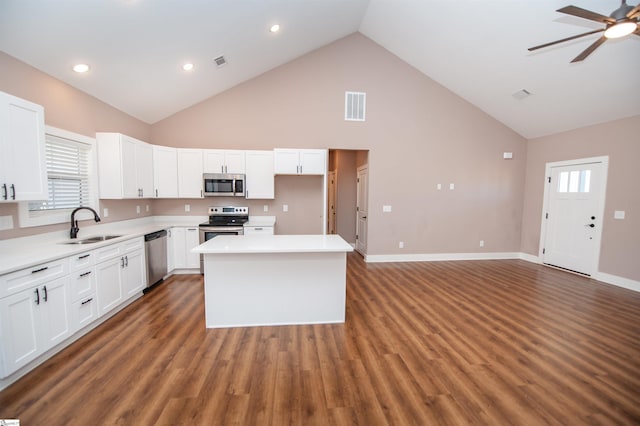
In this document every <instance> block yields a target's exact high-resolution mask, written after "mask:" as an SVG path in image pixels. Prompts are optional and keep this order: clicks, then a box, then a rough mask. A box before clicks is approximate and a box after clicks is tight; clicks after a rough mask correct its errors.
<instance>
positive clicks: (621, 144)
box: [0, 33, 640, 312]
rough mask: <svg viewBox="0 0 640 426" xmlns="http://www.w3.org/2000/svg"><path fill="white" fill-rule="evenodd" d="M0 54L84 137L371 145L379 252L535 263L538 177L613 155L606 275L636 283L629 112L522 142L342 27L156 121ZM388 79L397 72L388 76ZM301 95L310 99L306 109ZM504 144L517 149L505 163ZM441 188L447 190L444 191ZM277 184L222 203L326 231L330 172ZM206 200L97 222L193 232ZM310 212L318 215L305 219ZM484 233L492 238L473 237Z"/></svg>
mask: <svg viewBox="0 0 640 426" xmlns="http://www.w3.org/2000/svg"><path fill="white" fill-rule="evenodd" d="M0 64H1V65H2V73H3V75H2V78H1V79H0V90H2V91H4V92H7V93H10V94H12V95H14V96H18V97H20V98H23V99H27V100H29V101H31V102H34V103H37V104H40V105H42V106H44V109H45V116H46V124H47V125H50V126H54V127H56V128H58V129H65V130H67V131H69V132H74V133H76V134H80V135H84V136H86V137H89V138H95V135H96V133H98V132H118V133H121V134H123V135H127V136H130V137H133V138H136V139H138V140H140V141H145V142H147V143H151V144H153V145H155V146H164V147H170V148H176V149H219V150H260V151H269V150H273V149H275V148H285V149H323V150H327V151H328V152H330V151H331V150H334V149H335V150H349V151H357V152H363V153H365V152H368V155H367V156H366V160H364V161H363V160H360V159H359V160H358V161H357V166H360V165H362V164H367V165H368V166H369V169H370V170H369V171H370V175H369V178H370V179H369V182H370V185H369V194H368V195H369V200H368V206H369V207H370V210H371V211H370V212H369V217H368V220H369V224H368V231H369V235H368V237H369V238H368V245H367V250H366V255H367V257H368V258H369V260H371V261H376V260H384V258H385V257H387V258H394V259H408V258H410V256H411V255H421V254H425V255H433V256H434V257H438V258H441V259H445V260H446V259H448V258H451V257H453V255H454V254H474V255H476V256H477V257H479V258H484V259H492V258H496V257H498V256H501V255H504V254H510V255H512V256H514V257H519V256H522V257H523V258H527V259H532V258H534V257H535V256H537V253H538V241H539V238H540V229H539V228H540V211H541V205H542V194H541V186H540V188H539V187H538V184H537V183H536V182H539V181H541V180H542V179H541V178H543V177H544V176H543V175H542V171H541V169H544V167H543V165H544V163H545V162H547V161H555V160H559V159H565V158H567V157H569V158H584V157H591V156H595V155H603V154H607V155H609V156H610V158H611V163H612V164H613V163H615V164H616V168H612V170H611V171H610V175H609V185H610V187H611V188H620V189H621V190H620V191H616V190H609V191H608V193H607V203H608V204H607V210H606V215H607V219H606V222H605V234H604V236H603V241H604V242H606V244H603V252H602V256H601V261H600V272H601V275H602V277H604V278H607V279H609V280H610V281H616V282H624V283H629V285H631V286H633V285H637V284H636V283H637V282H638V281H640V272H639V271H638V268H637V262H635V260H634V259H635V258H637V254H638V247H637V241H638V239H637V231H636V230H637V229H640V223H638V218H637V216H634V215H633V214H631V212H632V211H633V206H634V205H635V204H633V203H635V202H636V201H634V199H632V200H631V201H628V200H627V196H628V194H629V193H633V190H632V189H630V187H629V182H635V181H637V180H639V179H640V177H639V175H638V173H639V171H638V168H637V167H635V166H634V164H633V163H632V161H631V160H632V159H633V158H637V155H636V153H637V151H636V149H637V148H636V147H635V146H633V145H631V144H630V143H629V142H626V141H628V140H630V139H631V140H632V139H633V135H635V134H637V132H638V119H637V116H635V115H632V116H630V117H626V118H625V117H621V118H616V119H615V120H614V121H606V122H603V123H593V124H590V125H585V126H583V127H580V126H578V127H576V128H575V129H567V130H566V131H564V132H558V133H554V134H550V135H538V136H536V137H532V138H525V137H523V136H521V135H520V134H518V133H517V132H515V131H513V130H512V129H510V128H508V127H507V126H505V125H504V124H502V123H500V122H498V121H496V120H495V119H493V118H492V117H490V116H488V115H487V114H486V113H485V112H484V111H482V110H480V109H478V108H476V107H475V106H473V105H471V104H469V103H468V102H467V101H465V100H463V99H462V98H459V97H458V96H457V95H455V94H453V93H452V92H450V91H449V90H447V89H445V88H444V87H442V86H441V85H439V84H438V83H436V82H434V81H433V80H431V79H430V78H428V77H427V76H425V75H424V74H422V73H421V72H419V71H418V70H416V69H415V68H413V67H412V66H409V65H407V63H405V62H403V61H402V60H400V59H399V58H398V57H397V56H395V55H393V54H391V53H389V52H388V51H387V50H385V49H384V48H383V47H381V46H380V45H379V44H376V43H375V42H373V41H372V40H371V39H369V38H367V37H366V36H364V35H363V34H362V33H354V34H350V35H347V36H345V37H344V38H341V39H339V40H336V41H334V42H332V43H329V44H327V45H326V46H324V47H321V48H319V49H317V50H314V51H312V52H310V53H308V54H306V55H305V56H303V57H301V58H299V59H297V60H292V61H291V62H288V63H286V64H284V65H282V66H280V67H278V68H275V69H273V70H271V71H269V72H266V73H264V74H261V75H259V76H257V77H255V78H253V79H251V80H248V81H247V82H245V83H243V84H241V85H238V86H236V87H234V88H231V89H229V90H227V91H225V92H223V93H221V94H219V95H217V96H215V97H213V98H211V99H206V100H203V101H202V102H201V103H199V104H197V105H193V106H191V107H187V108H186V109H184V110H182V111H180V112H177V113H176V114H175V115H172V116H170V117H167V118H165V119H163V120H160V121H158V122H156V123H154V124H153V125H150V124H147V123H146V122H144V121H142V120H139V119H137V118H134V117H133V116H131V115H128V114H126V113H124V112H122V111H120V110H118V109H116V108H114V107H112V106H111V105H109V104H107V103H105V102H103V101H101V100H99V99H97V98H95V97H93V96H90V95H87V94H86V93H84V92H82V91H81V90H79V89H76V88H74V87H72V86H70V85H68V84H67V83H64V82H63V81H61V80H60V79H57V78H54V77H51V76H50V75H48V74H45V73H43V72H41V71H38V70H37V69H35V68H33V67H32V66H30V65H28V64H27V63H25V62H22V61H21V60H19V59H17V58H16V57H13V56H10V55H9V54H7V53H4V52H0ZM231 65H232V63H231V62H230V63H229V64H228V65H226V67H227V68H226V69H232V68H231ZM224 69H225V68H223V70H224ZM390 75H391V76H394V77H395V78H394V79H393V84H390V82H389V76H390ZM416 88H419V90H416ZM348 90H356V91H366V92H367V102H368V105H367V121H366V122H363V123H356V122H345V121H344V118H343V116H342V115H343V112H344V111H343V109H344V93H345V91H348ZM300 94H305V98H307V99H313V100H314V101H313V102H309V103H308V104H307V105H306V107H307V108H308V110H306V111H305V112H304V113H300ZM274 99H277V103H276V105H274ZM398 111H402V112H403V114H398ZM291 117H295V119H291ZM612 120H613V119H612ZM460 123H467V124H468V126H460ZM602 135H607V136H606V138H607V140H609V141H610V144H609V145H608V147H607V149H606V152H603V149H601V148H598V145H597V142H598V140H600V139H602V137H603V136H602ZM576 140H579V141H581V142H582V143H577V142H576ZM558 146H561V147H564V148H563V150H560V151H563V152H560V151H558V150H557V147H558ZM504 152H511V153H512V154H513V158H512V159H511V160H510V161H507V160H504V159H503V158H502V155H503V153H504ZM338 179H340V177H338ZM438 184H441V185H442V187H443V188H444V189H437V188H438ZM450 184H453V188H452V189H449V188H450V187H451V186H450ZM274 188H275V194H274V199H269V200H246V199H243V200H242V202H238V201H237V200H234V201H231V200H233V199H231V200H229V202H225V203H220V204H217V205H220V206H222V205H229V204H232V205H237V206H247V207H249V210H250V212H251V214H252V215H265V216H275V230H276V234H298V233H309V232H312V233H320V232H321V229H322V227H323V226H324V224H325V221H324V220H323V219H322V218H321V216H322V215H323V214H324V211H325V210H324V209H323V207H322V204H323V203H324V202H325V200H326V198H325V197H324V196H323V195H322V194H323V192H324V189H323V182H322V178H319V177H318V176H284V175H283V176H276V177H275V178H274ZM212 205H216V204H213V203H211V202H210V200H209V199H205V198H199V197H196V198H191V197H187V198H175V199H174V198H167V199H155V198H148V199H147V198H142V199H101V200H100V201H99V208H98V209H97V210H98V212H99V213H100V216H101V219H102V222H101V225H100V226H101V227H102V226H111V225H113V224H117V223H118V222H122V221H136V220H145V219H148V218H149V220H158V221H160V222H161V221H163V220H165V219H170V220H172V219H173V218H181V220H182V218H185V217H186V219H185V220H186V222H182V223H180V222H177V223H172V225H176V226H179V227H181V228H184V229H187V228H189V227H193V226H196V225H197V224H199V223H201V222H204V221H205V220H206V214H207V213H206V212H207V209H208V208H209V207H210V206H212ZM265 205H266V206H267V211H265ZM285 205H286V206H287V210H288V211H286V212H285V211H283V210H284V207H283V206H285ZM384 206H389V207H390V208H389V209H387V210H384V209H383V207H384ZM623 206H629V207H623ZM105 209H106V210H107V211H108V215H107V216H105V215H104V211H105ZM614 209H615V210H626V211H627V217H626V218H625V219H624V220H614V219H613V211H614ZM187 210H188V211H187ZM310 210H311V211H313V212H318V214H317V216H316V217H313V218H309V217H307V216H306V213H307V212H308V211H310ZM19 216H20V214H19V207H18V206H17V205H16V203H0V217H2V222H1V223H2V225H3V226H2V230H0V239H2V240H3V242H4V241H5V240H10V239H14V238H23V237H33V238H36V239H37V238H39V236H40V235H41V234H45V233H50V232H54V233H65V232H68V223H63V224H58V225H55V224H54V225H46V226H36V227H29V228H21V227H20V220H19ZM9 218H10V219H9ZM150 218H152V219H150ZM92 226H93V223H92V222H91V221H86V220H83V221H81V222H80V225H79V227H80V234H79V235H80V236H82V235H83V234H84V235H86V236H89V235H90V234H89V232H90V231H92V229H91V227H92ZM116 226H117V225H116ZM106 229H108V228H106ZM100 232H101V233H102V231H100ZM345 239H347V238H345ZM479 240H482V241H485V242H486V245H485V246H484V247H479V246H478V241H479ZM348 242H350V243H355V241H354V240H350V239H348ZM400 242H402V243H403V245H402V247H400V244H399V243H400ZM2 253H3V254H4V253H6V252H4V251H3V252H2ZM185 265H186V264H185ZM185 269H189V268H185ZM176 279H186V278H183V277H177V278H176ZM179 282H182V281H179ZM127 312H128V311H127Z"/></svg>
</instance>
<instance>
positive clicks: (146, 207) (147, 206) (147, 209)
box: [145, 204, 149, 213]
mask: <svg viewBox="0 0 640 426" xmlns="http://www.w3.org/2000/svg"><path fill="white" fill-rule="evenodd" d="M145 210H146V211H147V213H149V204H147V205H146V206H145Z"/></svg>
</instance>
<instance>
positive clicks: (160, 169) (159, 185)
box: [153, 145, 178, 198]
mask: <svg viewBox="0 0 640 426" xmlns="http://www.w3.org/2000/svg"><path fill="white" fill-rule="evenodd" d="M153 185H154V194H153V195H154V197H156V198H177V197H178V151H177V150H176V148H172V147H168V146H158V145H154V146H153Z"/></svg>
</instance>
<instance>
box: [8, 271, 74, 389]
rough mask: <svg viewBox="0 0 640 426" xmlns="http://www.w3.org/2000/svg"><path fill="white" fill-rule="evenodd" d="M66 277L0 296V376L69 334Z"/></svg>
mask: <svg viewBox="0 0 640 426" xmlns="http://www.w3.org/2000/svg"><path fill="white" fill-rule="evenodd" d="M69 302H70V298H69V276H68V275H67V276H64V277H62V278H58V279H56V280H53V281H48V282H44V283H40V284H39V285H37V286H35V287H32V288H29V289H26V290H23V291H20V292H18V293H15V294H11V295H9V296H7V297H4V298H2V299H0V337H1V339H2V345H0V352H1V355H2V356H1V359H2V366H1V368H0V377H7V376H8V375H10V374H11V373H13V372H14V371H16V370H18V369H19V368H20V367H23V366H24V365H26V364H28V363H29V362H31V361H32V360H34V359H35V358H37V357H38V356H39V355H41V354H42V353H44V352H46V351H47V350H49V349H51V348H52V347H54V346H55V345H57V344H58V343H60V342H62V341H63V340H65V339H66V338H67V337H69V336H70V335H71V334H72V329H71V319H70V309H69V307H70V306H69Z"/></svg>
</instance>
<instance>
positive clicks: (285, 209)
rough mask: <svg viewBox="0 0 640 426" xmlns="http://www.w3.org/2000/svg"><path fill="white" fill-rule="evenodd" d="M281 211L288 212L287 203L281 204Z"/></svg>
mask: <svg viewBox="0 0 640 426" xmlns="http://www.w3.org/2000/svg"><path fill="white" fill-rule="evenodd" d="M282 211H283V212H288V211H289V205H288V204H283V205H282Z"/></svg>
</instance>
